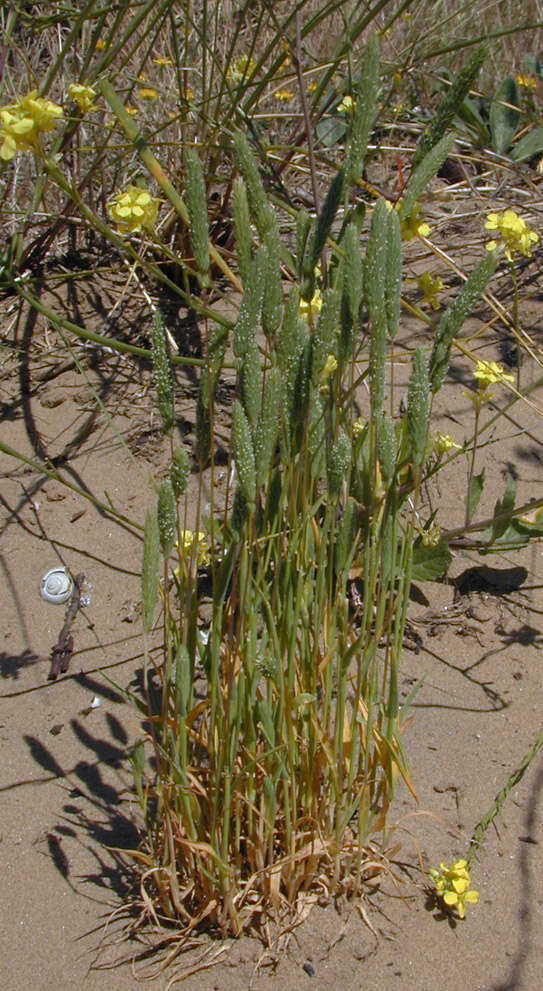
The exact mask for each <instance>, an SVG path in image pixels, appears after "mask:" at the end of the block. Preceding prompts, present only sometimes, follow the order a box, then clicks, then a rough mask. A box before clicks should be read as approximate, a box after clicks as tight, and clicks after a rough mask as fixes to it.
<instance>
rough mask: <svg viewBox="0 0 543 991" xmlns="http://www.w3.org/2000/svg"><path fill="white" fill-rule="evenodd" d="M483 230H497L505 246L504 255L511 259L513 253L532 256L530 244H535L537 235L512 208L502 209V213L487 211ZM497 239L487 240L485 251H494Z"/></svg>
mask: <svg viewBox="0 0 543 991" xmlns="http://www.w3.org/2000/svg"><path fill="white" fill-rule="evenodd" d="M485 230H487V231H497V233H498V235H499V241H501V243H502V244H503V245H504V247H505V257H506V258H507V259H508V260H509V261H512V260H513V255H514V254H515V253H517V252H518V253H519V254H521V255H524V256H525V257H526V258H531V257H532V244H537V242H538V241H539V236H538V234H536V232H535V231H532V230H530V228H529V227H527V226H526V221H525V220H523V218H522V217H519V215H518V213H515V211H514V210H504V211H503V213H489V214H488V216H487V218H486V221H485ZM498 243H499V242H498V241H489V242H488V244H487V245H486V249H487V251H494V250H495V249H496V248H497V247H498Z"/></svg>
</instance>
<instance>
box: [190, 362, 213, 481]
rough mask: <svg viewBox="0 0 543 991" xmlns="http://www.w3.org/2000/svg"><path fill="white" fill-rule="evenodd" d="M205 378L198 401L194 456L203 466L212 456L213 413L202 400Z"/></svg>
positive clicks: (202, 381)
mask: <svg viewBox="0 0 543 991" xmlns="http://www.w3.org/2000/svg"><path fill="white" fill-rule="evenodd" d="M203 383H204V377H203V376H202V378H201V379H200V390H199V392H198V399H197V401H196V426H195V431H194V433H195V439H194V454H195V457H196V459H197V460H198V462H199V463H200V465H201V466H204V465H207V464H209V458H210V456H211V411H210V408H209V404H208V405H206V404H205V402H204V400H203V398H202V385H203Z"/></svg>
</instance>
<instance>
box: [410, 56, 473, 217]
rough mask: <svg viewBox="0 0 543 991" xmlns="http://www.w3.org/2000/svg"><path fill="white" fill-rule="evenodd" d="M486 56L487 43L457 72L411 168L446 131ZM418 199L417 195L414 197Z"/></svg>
mask: <svg viewBox="0 0 543 991" xmlns="http://www.w3.org/2000/svg"><path fill="white" fill-rule="evenodd" d="M487 57H488V45H487V44H486V43H485V44H483V45H481V46H480V47H479V48H478V49H477V50H476V51H475V53H474V54H473V55H472V57H471V58H470V59H468V61H467V62H466V65H465V66H463V68H462V69H461V70H460V72H459V73H458V75H457V77H456V79H455V81H454V82H453V84H452V86H450V88H449V89H448V91H447V93H446V95H445V97H444V98H443V100H442V101H441V103H440V104H439V107H438V108H437V111H436V113H435V116H434V118H433V120H431V121H430V123H429V125H428V127H427V128H426V130H425V132H424V134H423V135H422V137H421V139H420V141H419V144H418V146H417V148H416V149H415V156H414V158H413V164H412V166H411V168H412V169H416V168H417V167H418V165H419V163H420V162H422V160H423V158H424V157H425V156H426V155H427V154H428V152H429V151H430V149H431V148H433V147H434V146H435V145H436V144H437V143H438V141H440V140H441V138H442V137H443V135H444V134H445V132H446V131H448V129H449V127H450V126H451V124H452V122H453V120H454V118H455V116H456V114H457V113H458V111H459V110H460V107H461V106H462V104H463V102H464V100H465V98H466V96H467V95H468V93H469V91H470V89H471V87H472V86H473V83H474V82H475V80H476V78H477V75H478V73H479V69H480V68H481V66H482V64H483V62H485V61H486V59H487ZM415 199H418V197H415Z"/></svg>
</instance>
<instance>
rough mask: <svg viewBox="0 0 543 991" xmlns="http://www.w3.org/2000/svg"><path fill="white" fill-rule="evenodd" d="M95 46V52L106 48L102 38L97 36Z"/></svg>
mask: <svg viewBox="0 0 543 991" xmlns="http://www.w3.org/2000/svg"><path fill="white" fill-rule="evenodd" d="M95 48H96V51H97V52H104V51H105V50H106V43H105V41H104V40H103V38H98V41H97V42H96V45H95Z"/></svg>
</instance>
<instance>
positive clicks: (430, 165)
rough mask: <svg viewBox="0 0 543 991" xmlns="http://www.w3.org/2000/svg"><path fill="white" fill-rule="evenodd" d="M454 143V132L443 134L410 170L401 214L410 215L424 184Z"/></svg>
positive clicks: (434, 173)
mask: <svg viewBox="0 0 543 991" xmlns="http://www.w3.org/2000/svg"><path fill="white" fill-rule="evenodd" d="M453 144H454V134H445V135H444V137H442V138H441V141H438V142H437V144H436V145H434V147H432V148H430V150H429V151H428V153H427V154H426V155H425V156H424V158H423V159H422V160H421V162H420V164H419V165H418V166H417V168H416V169H415V170H414V171H412V172H411V177H410V179H409V182H408V185H407V189H406V190H405V192H404V194H403V196H402V199H401V201H400V202H401V216H402V217H404V218H406V219H407V217H409V216H410V215H411V213H412V212H413V208H414V206H415V203H416V202H417V200H418V199H420V196H421V195H422V193H423V192H424V190H425V189H426V186H427V185H428V183H429V182H430V179H433V178H434V176H435V175H436V174H437V172H438V171H439V169H440V168H441V166H442V165H443V162H444V161H445V159H446V158H447V156H448V154H449V152H450V150H451V148H452V146H453Z"/></svg>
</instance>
